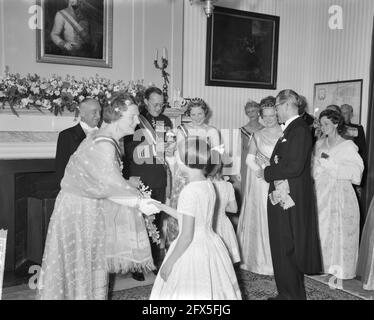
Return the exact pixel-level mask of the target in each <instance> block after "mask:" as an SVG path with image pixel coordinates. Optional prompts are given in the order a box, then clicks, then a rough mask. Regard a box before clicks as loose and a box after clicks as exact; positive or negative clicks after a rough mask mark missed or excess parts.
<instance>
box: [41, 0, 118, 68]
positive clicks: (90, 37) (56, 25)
mask: <svg viewBox="0 0 374 320" xmlns="http://www.w3.org/2000/svg"><path fill="white" fill-rule="evenodd" d="M37 2H38V5H39V6H40V8H41V29H40V30H37V37H36V60H37V62H46V63H62V64H73V65H82V66H92V67H104V68H111V67H112V46H113V44H112V41H113V40H112V37H113V0H90V1H81V0H66V1H61V0H38V1H37Z"/></svg>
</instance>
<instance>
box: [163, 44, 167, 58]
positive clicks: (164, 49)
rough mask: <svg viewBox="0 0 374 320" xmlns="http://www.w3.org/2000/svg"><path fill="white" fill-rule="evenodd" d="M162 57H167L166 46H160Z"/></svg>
mask: <svg viewBox="0 0 374 320" xmlns="http://www.w3.org/2000/svg"><path fill="white" fill-rule="evenodd" d="M162 58H164V59H165V60H166V59H167V57H166V48H165V47H163V48H162Z"/></svg>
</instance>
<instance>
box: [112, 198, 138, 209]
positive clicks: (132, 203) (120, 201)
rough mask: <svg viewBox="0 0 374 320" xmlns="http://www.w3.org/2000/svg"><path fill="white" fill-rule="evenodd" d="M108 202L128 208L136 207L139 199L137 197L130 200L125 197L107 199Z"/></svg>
mask: <svg viewBox="0 0 374 320" xmlns="http://www.w3.org/2000/svg"><path fill="white" fill-rule="evenodd" d="M108 199H109V200H110V201H113V202H115V203H118V204H121V205H123V206H128V207H132V208H133V207H136V206H137V205H138V201H139V199H138V198H137V197H131V198H126V197H109V198H108Z"/></svg>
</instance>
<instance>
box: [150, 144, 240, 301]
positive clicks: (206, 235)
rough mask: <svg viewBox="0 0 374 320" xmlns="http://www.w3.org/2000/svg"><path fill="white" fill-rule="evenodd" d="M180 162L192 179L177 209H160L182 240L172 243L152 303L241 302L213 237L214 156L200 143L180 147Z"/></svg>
mask: <svg viewBox="0 0 374 320" xmlns="http://www.w3.org/2000/svg"><path fill="white" fill-rule="evenodd" d="M178 155H179V156H178V160H177V161H178V162H179V164H178V165H180V168H181V170H183V171H184V172H185V173H186V175H187V176H188V181H189V183H188V184H187V185H186V186H185V187H184V188H183V189H182V191H181V193H180V195H179V199H178V206H177V209H176V210H175V209H173V208H171V207H169V206H166V205H164V204H159V203H155V205H156V206H158V208H159V209H160V210H163V211H164V212H166V213H167V214H169V215H171V216H174V217H175V218H177V219H178V224H179V230H180V232H179V234H178V237H177V238H176V240H175V241H173V242H172V244H171V246H170V248H169V251H168V253H167V255H166V257H165V260H164V262H163V264H162V266H161V268H160V271H159V273H158V275H157V277H156V280H155V283H154V285H153V288H152V293H151V296H150V299H151V300H186V299H187V300H197V299H199V300H237V299H241V293H240V289H239V286H238V281H237V279H236V275H235V271H234V268H233V265H232V262H231V259H230V256H229V253H228V251H227V249H226V246H225V244H224V243H223V241H222V240H221V238H220V237H219V236H218V235H217V234H216V233H215V232H214V231H213V228H212V220H213V215H214V206H215V202H216V192H215V189H214V186H213V183H212V182H211V181H210V180H209V179H207V177H206V176H207V174H208V173H209V171H211V169H213V168H214V165H212V161H213V160H214V159H217V158H214V159H213V160H212V157H211V156H210V155H213V153H211V151H210V147H209V146H208V144H207V143H206V142H205V141H204V140H202V139H201V138H196V137H195V138H193V137H190V138H187V139H186V140H185V143H182V144H179V145H178Z"/></svg>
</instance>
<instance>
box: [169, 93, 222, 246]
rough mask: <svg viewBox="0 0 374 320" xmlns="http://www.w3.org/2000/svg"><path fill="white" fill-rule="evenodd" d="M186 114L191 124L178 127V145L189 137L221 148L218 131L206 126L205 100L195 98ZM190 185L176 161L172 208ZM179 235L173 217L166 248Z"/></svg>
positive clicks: (171, 199) (170, 221) (206, 109)
mask: <svg viewBox="0 0 374 320" xmlns="http://www.w3.org/2000/svg"><path fill="white" fill-rule="evenodd" d="M186 114H187V115H188V116H189V117H190V119H191V122H190V123H185V124H182V125H180V126H179V127H178V131H177V141H176V142H177V143H176V145H178V144H180V143H183V142H184V141H185V140H186V139H187V137H200V138H203V139H204V140H205V141H206V142H207V143H208V144H209V145H210V146H211V147H213V148H214V147H217V148H218V147H219V146H220V137H219V132H218V130H217V129H216V128H215V127H213V126H210V125H208V124H206V123H205V122H206V119H207V116H208V114H209V108H208V106H207V104H206V103H205V102H204V100H202V99H200V98H193V99H191V101H190V102H189V103H188V105H187V111H186ZM177 152H178V151H177V149H176V150H175V157H174V159H176V157H177ZM187 183H188V179H187V176H186V175H185V174H184V173H183V172H182V171H181V170H180V168H179V166H178V164H177V163H176V161H175V164H174V170H173V174H172V190H171V197H170V206H171V207H172V208H177V204H178V197H179V194H180V192H181V190H182V189H183V187H184V186H185V185H186V184H187ZM177 235H178V221H177V219H174V218H173V217H170V216H169V217H168V218H167V232H166V247H167V248H168V247H169V246H170V244H171V242H172V241H174V240H175V239H176V237H177Z"/></svg>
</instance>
